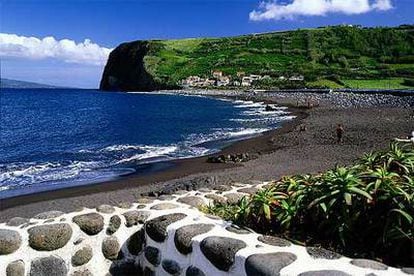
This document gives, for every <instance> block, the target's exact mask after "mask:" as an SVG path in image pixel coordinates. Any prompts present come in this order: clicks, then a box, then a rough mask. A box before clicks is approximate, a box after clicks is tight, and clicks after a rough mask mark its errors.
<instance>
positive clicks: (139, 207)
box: [137, 204, 147, 209]
mask: <svg viewBox="0 0 414 276" xmlns="http://www.w3.org/2000/svg"><path fill="white" fill-rule="evenodd" d="M145 207H147V205H145V204H139V205H137V209H144V208H145Z"/></svg>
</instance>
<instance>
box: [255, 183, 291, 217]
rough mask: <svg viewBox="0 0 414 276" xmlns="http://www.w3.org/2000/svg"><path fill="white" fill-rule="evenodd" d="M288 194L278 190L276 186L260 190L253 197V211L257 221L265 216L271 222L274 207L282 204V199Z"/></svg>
mask: <svg viewBox="0 0 414 276" xmlns="http://www.w3.org/2000/svg"><path fill="white" fill-rule="evenodd" d="M286 197H287V195H286V194H285V193H282V192H278V191H276V188H275V187H269V188H266V189H262V190H259V191H258V192H257V193H256V194H255V195H254V196H253V198H252V202H251V204H252V211H253V212H254V214H255V216H256V218H257V221H258V222H259V221H261V220H262V218H265V219H266V221H268V222H270V221H271V219H272V209H273V208H274V207H276V206H278V205H280V202H279V201H280V200H281V199H285V198H286Z"/></svg>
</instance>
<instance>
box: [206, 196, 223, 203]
mask: <svg viewBox="0 0 414 276" xmlns="http://www.w3.org/2000/svg"><path fill="white" fill-rule="evenodd" d="M205 197H206V198H208V199H211V200H213V202H214V203H220V204H225V203H226V202H227V199H226V198H225V197H222V196H219V195H216V194H207V195H205Z"/></svg>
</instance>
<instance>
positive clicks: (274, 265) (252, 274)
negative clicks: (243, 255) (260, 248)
mask: <svg viewBox="0 0 414 276" xmlns="http://www.w3.org/2000/svg"><path fill="white" fill-rule="evenodd" d="M296 259H297V257H296V255H294V254H292V253H289V252H277V253H268V254H253V255H250V256H249V257H248V258H247V259H246V262H245V264H244V267H245V269H246V274H247V276H271V275H279V273H280V270H282V268H284V267H285V266H288V265H290V264H291V263H293V262H294V261H295V260H296Z"/></svg>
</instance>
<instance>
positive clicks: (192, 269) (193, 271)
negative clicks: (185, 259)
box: [185, 266, 206, 276]
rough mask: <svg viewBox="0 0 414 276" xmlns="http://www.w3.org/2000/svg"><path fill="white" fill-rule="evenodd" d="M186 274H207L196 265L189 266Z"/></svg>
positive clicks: (195, 275) (191, 275)
mask: <svg viewBox="0 0 414 276" xmlns="http://www.w3.org/2000/svg"><path fill="white" fill-rule="evenodd" d="M185 276H206V274H205V273H204V272H203V271H201V270H200V269H199V268H197V267H195V266H189V267H188V268H187V270H186V271H185Z"/></svg>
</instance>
